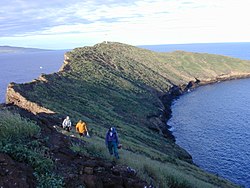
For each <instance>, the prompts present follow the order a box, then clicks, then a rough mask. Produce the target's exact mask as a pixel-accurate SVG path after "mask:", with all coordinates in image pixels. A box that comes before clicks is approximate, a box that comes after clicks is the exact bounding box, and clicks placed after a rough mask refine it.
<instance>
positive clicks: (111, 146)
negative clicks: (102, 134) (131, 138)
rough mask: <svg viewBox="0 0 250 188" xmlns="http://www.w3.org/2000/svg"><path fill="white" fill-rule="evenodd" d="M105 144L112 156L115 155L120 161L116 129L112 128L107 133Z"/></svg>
mask: <svg viewBox="0 0 250 188" xmlns="http://www.w3.org/2000/svg"><path fill="white" fill-rule="evenodd" d="M105 144H106V146H107V147H108V150H109V153H110V155H113V154H114V155H115V158H116V159H119V155H118V144H119V140H118V134H117V132H116V130H115V128H114V127H110V128H109V130H108V131H107V133H106V139H105Z"/></svg>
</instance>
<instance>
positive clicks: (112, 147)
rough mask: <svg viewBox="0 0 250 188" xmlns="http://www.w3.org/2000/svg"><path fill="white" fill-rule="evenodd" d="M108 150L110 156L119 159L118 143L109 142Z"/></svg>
mask: <svg viewBox="0 0 250 188" xmlns="http://www.w3.org/2000/svg"><path fill="white" fill-rule="evenodd" d="M108 149H109V154H110V155H113V154H114V155H115V158H117V159H119V155H118V148H117V143H116V142H114V141H109V142H108Z"/></svg>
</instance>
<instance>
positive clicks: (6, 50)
mask: <svg viewBox="0 0 250 188" xmlns="http://www.w3.org/2000/svg"><path fill="white" fill-rule="evenodd" d="M40 51H52V50H48V49H39V48H24V47H15V46H0V54H5V53H24V52H40Z"/></svg>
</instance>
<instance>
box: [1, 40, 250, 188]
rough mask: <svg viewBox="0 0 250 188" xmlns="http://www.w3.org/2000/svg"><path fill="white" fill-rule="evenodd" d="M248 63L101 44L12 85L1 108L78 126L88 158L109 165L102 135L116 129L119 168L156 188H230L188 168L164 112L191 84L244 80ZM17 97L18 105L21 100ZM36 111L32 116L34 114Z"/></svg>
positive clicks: (249, 69) (188, 159)
mask: <svg viewBox="0 0 250 188" xmlns="http://www.w3.org/2000/svg"><path fill="white" fill-rule="evenodd" d="M249 65H250V62H249V61H243V60H239V59H235V58H230V57H224V56H218V55H209V54H199V53H189V52H182V51H176V52H173V53H156V52H152V51H149V50H145V49H140V48H136V47H134V46H130V45H125V44H120V43H101V44H97V45H95V46H93V47H83V48H77V49H74V50H73V51H71V52H68V53H66V54H65V62H64V65H63V67H62V68H61V70H60V71H59V72H58V73H55V74H52V75H43V76H41V77H40V78H39V79H38V80H35V81H33V82H32V83H27V84H18V85H17V84H13V83H12V84H11V85H10V86H9V88H8V91H7V101H6V103H8V104H12V103H13V104H16V105H17V106H20V107H22V108H24V109H27V110H30V111H31V112H33V113H34V114H38V115H39V114H40V113H46V112H49V113H57V114H58V117H62V116H66V115H69V116H70V117H72V120H73V122H74V123H76V122H77V121H78V120H79V119H83V120H84V121H86V122H87V123H88V125H89V129H90V134H91V135H92V137H91V138H90V139H86V140H85V141H86V142H88V143H89V149H90V150H91V151H92V155H93V156H95V155H98V156H101V157H103V158H107V159H109V156H107V155H106V153H107V151H106V149H105V145H104V141H103V140H104V136H105V132H106V130H107V128H109V127H110V126H115V127H117V129H118V133H119V136H120V140H121V143H122V144H123V150H121V151H120V153H121V154H120V155H121V160H119V161H118V162H119V163H122V164H127V165H130V166H132V167H134V168H136V169H137V170H138V174H139V175H140V177H142V178H144V179H145V180H147V181H149V180H150V179H151V180H152V182H153V183H154V184H155V185H157V186H160V187H167V186H170V187H171V186H175V187H178V186H179V187H216V186H219V187H233V186H234V185H232V184H230V183H229V182H227V181H225V180H223V179H221V178H218V177H217V176H213V175H210V174H207V173H205V172H203V171H202V170H200V169H199V168H197V167H195V166H194V165H192V159H191V156H190V155H189V154H188V153H187V152H186V151H184V150H183V149H182V148H180V147H179V146H178V145H176V144H175V143H174V139H173V137H172V136H171V133H170V132H169V131H168V130H167V126H166V125H165V123H166V122H165V121H166V119H167V118H168V117H169V116H170V113H171V111H170V104H171V101H172V99H173V98H174V96H175V95H179V94H181V93H182V92H184V91H185V89H188V88H190V87H195V86H196V85H197V84H198V83H200V84H204V83H209V82H215V81H217V80H223V79H232V78H240V77H248V76H249V75H250V66H249ZM20 96H21V97H20ZM41 109H42V110H43V111H39V110H41Z"/></svg>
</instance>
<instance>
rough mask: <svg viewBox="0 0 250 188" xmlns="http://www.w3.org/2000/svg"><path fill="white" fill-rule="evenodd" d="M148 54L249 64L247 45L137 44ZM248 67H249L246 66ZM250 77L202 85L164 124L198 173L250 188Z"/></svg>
mask: <svg viewBox="0 0 250 188" xmlns="http://www.w3.org/2000/svg"><path fill="white" fill-rule="evenodd" d="M142 47H143V48H147V49H150V50H154V51H160V52H170V51H174V50H183V51H189V52H202V53H210V54H219V55H226V56H231V57H235V58H240V59H245V60H250V43H214V44H178V45H158V46H142ZM249 66H250V64H249ZM249 93H250V79H241V80H232V81H226V82H221V83H217V84H213V85H207V86H202V87H199V88H197V89H195V90H194V91H192V92H190V93H188V94H185V95H183V96H181V97H180V98H179V99H178V100H176V101H174V103H173V105H172V118H171V119H170V120H169V122H168V124H169V125H170V126H171V127H172V128H171V130H172V131H173V134H174V136H175V138H176V143H177V144H178V145H180V146H181V147H182V148H184V149H186V150H187V151H188V152H189V153H190V154H191V155H192V157H193V161H194V163H195V164H197V165H198V166H200V167H201V168H202V169H205V170H206V171H209V172H211V173H213V174H218V175H219V176H221V177H224V178H226V179H229V180H230V181H232V182H234V183H236V184H238V185H241V186H244V187H247V188H250V97H249Z"/></svg>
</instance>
